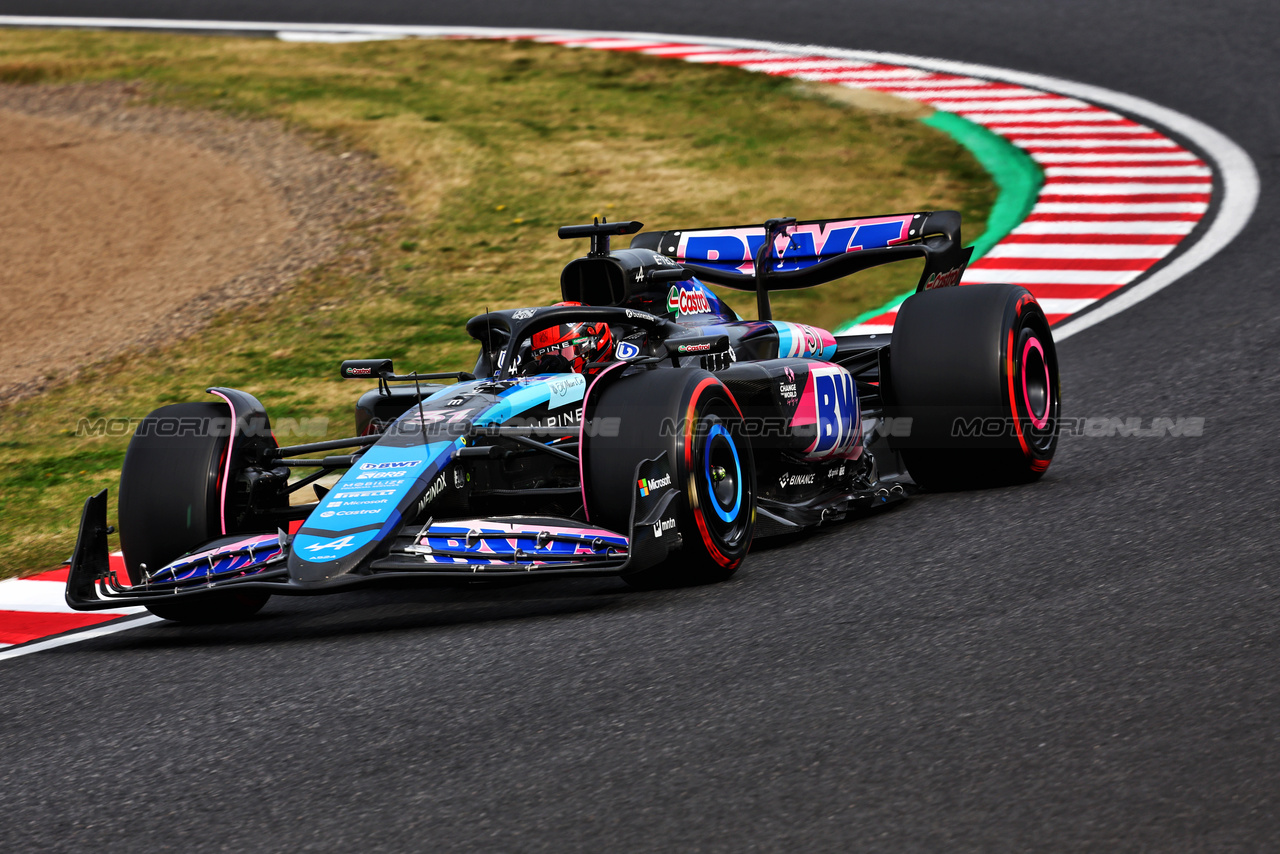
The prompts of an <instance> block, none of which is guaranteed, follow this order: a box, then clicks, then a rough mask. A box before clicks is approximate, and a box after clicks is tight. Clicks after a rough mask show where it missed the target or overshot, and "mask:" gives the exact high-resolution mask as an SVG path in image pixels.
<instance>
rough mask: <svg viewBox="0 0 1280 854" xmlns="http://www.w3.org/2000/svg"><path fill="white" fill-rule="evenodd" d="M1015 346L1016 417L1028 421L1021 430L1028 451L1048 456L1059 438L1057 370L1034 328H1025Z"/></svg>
mask: <svg viewBox="0 0 1280 854" xmlns="http://www.w3.org/2000/svg"><path fill="white" fill-rule="evenodd" d="M1015 346H1016V350H1015V351H1014V352H1015V353H1016V354H1017V356H1018V366H1017V375H1016V376H1017V381H1018V383H1017V386H1016V390H1017V392H1018V394H1017V400H1015V401H1014V415H1015V417H1021V418H1025V422H1024V427H1023V428H1021V429H1020V432H1021V435H1022V437H1023V439H1024V440H1025V442H1026V448H1025V450H1026V451H1027V452H1029V453H1031V454H1032V455H1034V456H1036V457H1041V456H1046V455H1048V454H1050V453H1051V452H1052V448H1053V445H1054V442H1055V440H1056V438H1057V434H1058V387H1057V369H1056V366H1055V365H1054V364H1053V358H1052V356H1051V355H1050V354H1049V351H1048V350H1047V349H1046V347H1045V345H1044V342H1043V341H1042V340H1041V336H1040V334H1039V332H1038V331H1037V329H1036V328H1035V326H1034V325H1032V324H1028V325H1027V326H1024V327H1023V328H1022V330H1021V332H1020V333H1019V335H1018V339H1017V343H1016V345H1015Z"/></svg>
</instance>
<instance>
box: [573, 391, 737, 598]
mask: <svg viewBox="0 0 1280 854" xmlns="http://www.w3.org/2000/svg"><path fill="white" fill-rule="evenodd" d="M593 402H594V406H593V407H592V411H591V413H590V417H592V418H600V417H610V416H613V417H616V418H617V419H618V425H619V429H618V431H617V435H615V436H593V437H591V438H590V439H589V440H588V444H587V447H586V449H585V454H586V456H585V458H584V459H585V464H584V470H585V471H584V474H585V477H586V483H587V496H588V501H589V502H590V511H591V520H592V521H593V522H596V521H598V522H600V523H601V524H603V525H605V526H607V527H610V528H612V529H613V530H617V531H626V530H627V529H628V528H627V526H628V524H629V522H630V513H631V500H632V495H631V493H632V492H633V491H634V490H635V489H636V484H635V483H634V482H633V481H634V476H635V470H636V466H637V465H638V464H639V463H640V462H641V461H642V460H645V459H655V458H657V457H658V456H659V455H660V454H661V453H663V452H664V451H665V452H666V453H667V454H668V458H669V459H670V461H671V466H672V478H673V482H674V483H676V484H678V486H679V495H680V497H679V500H678V510H677V513H676V526H677V530H678V531H679V533H680V537H681V541H682V546H681V548H680V550H679V551H678V552H676V553H675V554H673V555H672V556H671V557H670V558H668V560H667V561H665V562H664V563H662V564H659V565H657V566H653V567H649V568H647V569H644V570H640V571H638V572H631V573H629V574H626V575H624V576H623V579H624V580H625V581H626V582H627V583H628V584H630V585H631V586H633V587H638V588H644V589H652V588H658V587H678V586H687V585H695V584H709V583H714V582H719V581H725V580H727V579H728V578H730V577H731V576H732V575H733V574H734V573H735V572H736V571H737V570H738V567H739V566H741V565H742V561H743V560H744V559H745V558H746V556H747V551H748V550H749V549H750V547H751V537H752V534H753V531H754V529H755V486H756V484H755V461H754V459H753V458H752V455H751V447H750V446H749V445H748V444H747V442H746V441H744V440H743V439H742V438H741V436H742V430H741V424H742V414H741V412H740V410H739V409H738V404H737V402H736V401H735V400H734V399H733V395H732V394H731V393H730V392H729V390H728V389H727V388H725V386H724V385H723V384H722V383H721V382H720V381H719V380H717V379H716V378H715V376H714V375H712V374H710V373H708V372H706V371H699V370H693V371H691V370H666V369H657V370H650V371H645V372H642V373H638V374H634V375H631V376H626V377H622V378H621V379H619V380H617V381H615V382H614V383H613V384H611V385H609V386H607V387H606V388H605V389H604V390H603V391H602V392H600V393H599V395H598V396H597V397H596V398H594V399H593Z"/></svg>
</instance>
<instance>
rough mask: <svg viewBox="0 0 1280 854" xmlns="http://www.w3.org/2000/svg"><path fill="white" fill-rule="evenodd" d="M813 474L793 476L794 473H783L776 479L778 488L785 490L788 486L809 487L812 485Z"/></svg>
mask: <svg viewBox="0 0 1280 854" xmlns="http://www.w3.org/2000/svg"><path fill="white" fill-rule="evenodd" d="M813 479H814V475H813V472H809V473H807V474H795V473H794V472H785V471H784V472H783V473H782V476H781V477H779V478H778V486H780V487H782V488H783V489H786V488H787V487H788V486H811V485H813Z"/></svg>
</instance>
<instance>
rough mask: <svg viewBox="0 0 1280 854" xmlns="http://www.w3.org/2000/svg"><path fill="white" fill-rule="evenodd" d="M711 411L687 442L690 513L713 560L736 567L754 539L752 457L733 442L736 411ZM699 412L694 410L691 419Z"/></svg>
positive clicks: (701, 418)
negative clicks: (752, 530) (694, 413)
mask: <svg viewBox="0 0 1280 854" xmlns="http://www.w3.org/2000/svg"><path fill="white" fill-rule="evenodd" d="M708 409H710V410H711V411H709V412H708V411H707V410H705V409H704V410H703V411H702V413H700V414H699V415H698V417H697V419H696V422H691V423H690V425H689V428H688V429H689V431H690V432H689V433H688V434H687V435H686V439H685V441H686V445H685V448H686V453H687V454H688V456H687V457H686V459H687V463H686V465H687V466H688V468H687V469H686V471H687V472H688V478H689V481H688V483H689V492H688V502H689V503H688V510H689V512H690V513H691V514H692V516H693V520H694V522H695V525H696V528H697V530H698V531H699V533H700V534H701V535H702V541H703V543H704V544H705V545H706V548H707V552H708V553H709V554H710V555H711V557H712V559H714V560H715V561H716V562H718V563H720V564H721V565H722V566H731V565H736V564H737V563H738V562H739V561H741V560H742V558H743V557H744V556H745V555H746V546H747V544H748V543H749V542H750V537H751V528H752V519H753V515H754V514H753V513H752V512H751V507H752V482H753V481H752V474H751V467H750V457H749V455H748V453H747V450H746V449H740V448H739V447H738V443H737V441H736V440H735V439H734V437H733V432H732V429H731V427H732V423H733V421H734V419H735V418H736V416H737V413H736V411H732V410H728V411H726V409H725V408H724V407H723V405H722V404H721V403H720V402H719V401H717V402H715V403H712V404H711V406H709V407H708ZM695 411H696V409H695V407H691V409H690V414H691V415H692V414H693V412H695ZM722 416H723V417H722ZM726 419H728V420H726Z"/></svg>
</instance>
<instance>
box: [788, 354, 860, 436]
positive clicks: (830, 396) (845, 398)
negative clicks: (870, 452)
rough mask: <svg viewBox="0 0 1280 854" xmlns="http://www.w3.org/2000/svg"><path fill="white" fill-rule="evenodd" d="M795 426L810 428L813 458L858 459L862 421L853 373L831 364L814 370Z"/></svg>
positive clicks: (794, 420)
mask: <svg viewBox="0 0 1280 854" xmlns="http://www.w3.org/2000/svg"><path fill="white" fill-rule="evenodd" d="M791 423H792V425H793V426H795V427H805V428H807V430H806V432H807V434H808V435H812V436H813V441H812V442H811V443H810V445H809V447H808V448H806V449H805V455H806V456H807V457H809V458H810V459H823V458H826V457H851V456H857V453H858V451H859V450H860V442H861V440H862V418H861V416H860V415H859V413H858V392H857V389H856V388H855V386H854V383H853V377H852V376H851V375H850V374H849V372H848V371H846V370H845V369H844V368H842V367H840V366H839V365H832V364H829V363H828V364H816V365H813V366H812V367H810V368H809V377H808V380H807V381H806V382H805V387H804V394H803V395H802V396H801V398H800V403H799V405H798V406H797V407H796V414H795V417H794V418H793V419H792V421H791Z"/></svg>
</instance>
